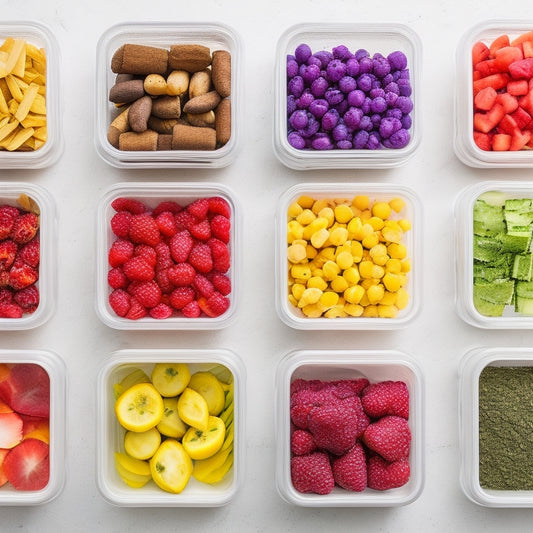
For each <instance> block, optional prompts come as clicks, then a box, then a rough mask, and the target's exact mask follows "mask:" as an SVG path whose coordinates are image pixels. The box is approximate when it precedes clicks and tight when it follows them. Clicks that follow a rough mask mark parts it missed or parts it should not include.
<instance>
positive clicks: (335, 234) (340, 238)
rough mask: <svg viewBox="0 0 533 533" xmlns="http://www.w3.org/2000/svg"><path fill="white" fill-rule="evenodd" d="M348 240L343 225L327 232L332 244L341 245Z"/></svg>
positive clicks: (346, 231)
mask: <svg viewBox="0 0 533 533" xmlns="http://www.w3.org/2000/svg"><path fill="white" fill-rule="evenodd" d="M347 240H348V230H347V229H346V228H343V227H340V226H339V227H337V228H335V229H334V230H332V231H331V232H330V233H329V241H330V242H331V244H333V246H341V245H342V244H344V243H345V242H346V241H347Z"/></svg>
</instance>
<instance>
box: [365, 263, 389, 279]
mask: <svg viewBox="0 0 533 533" xmlns="http://www.w3.org/2000/svg"><path fill="white" fill-rule="evenodd" d="M359 274H360V276H361V277H362V278H374V279H381V278H382V277H383V276H384V275H385V269H384V268H383V267H382V266H380V265H375V264H374V263H373V262H372V261H361V263H360V264H359Z"/></svg>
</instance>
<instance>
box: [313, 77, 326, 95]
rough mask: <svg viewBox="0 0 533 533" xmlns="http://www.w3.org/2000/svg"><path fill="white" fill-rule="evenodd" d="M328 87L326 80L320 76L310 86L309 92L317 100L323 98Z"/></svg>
mask: <svg viewBox="0 0 533 533" xmlns="http://www.w3.org/2000/svg"><path fill="white" fill-rule="evenodd" d="M328 87H329V83H328V82H327V80H326V79H325V78H323V77H322V76H320V77H319V78H317V79H316V80H315V81H314V82H313V83H312V84H311V92H312V93H313V96H314V97H315V98H319V97H320V96H324V95H325V94H326V91H327V90H328Z"/></svg>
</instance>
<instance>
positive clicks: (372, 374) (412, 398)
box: [275, 350, 425, 507]
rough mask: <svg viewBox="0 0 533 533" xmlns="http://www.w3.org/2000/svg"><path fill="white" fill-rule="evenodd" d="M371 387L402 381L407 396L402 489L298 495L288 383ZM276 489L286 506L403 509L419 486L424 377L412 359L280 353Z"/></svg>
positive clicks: (386, 353) (387, 354)
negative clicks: (406, 470) (408, 435)
mask: <svg viewBox="0 0 533 533" xmlns="http://www.w3.org/2000/svg"><path fill="white" fill-rule="evenodd" d="M358 378H366V379H367V380H368V381H369V382H370V383H371V384H372V383H377V382H381V381H387V380H392V381H403V382H404V383H405V384H406V385H407V389H408V393H409V418H408V422H409V428H410V431H411V445H410V453H409V465H410V477H409V479H408V481H407V483H405V484H404V485H403V486H400V487H396V488H393V489H388V490H373V489H370V488H368V487H367V488H366V489H364V490H363V491H361V492H355V491H350V490H345V489H342V488H341V487H340V486H338V485H336V486H335V487H334V488H333V490H332V491H331V492H330V493H329V494H324V495H319V494H313V493H301V492H298V491H297V490H296V489H295V488H294V486H293V483H292V480H291V446H290V440H291V415H290V396H291V384H292V383H294V382H295V381H296V380H301V379H303V380H322V381H336V380H356V379H358ZM275 380H276V381H275V389H276V390H275V400H276V405H275V409H276V410H275V415H276V416H275V424H276V428H277V431H278V438H277V447H276V485H277V489H278V492H279V493H280V495H281V497H282V498H283V499H285V500H286V501H287V502H289V503H292V504H295V505H300V506H304V507H389V506H400V505H406V504H408V503H411V502H413V501H414V500H415V499H416V498H418V496H419V495H420V493H421V491H422V488H423V485H424V433H425V429H424V410H425V406H424V390H423V389H424V378H423V375H422V372H421V370H420V368H419V366H418V364H417V363H416V362H415V361H414V360H413V358H412V357H410V356H408V355H407V354H405V353H403V352H399V351H396V350H297V351H293V352H291V353H289V354H287V355H285V356H284V357H283V358H282V359H281V361H280V362H279V364H278V366H277V369H276V374H275Z"/></svg>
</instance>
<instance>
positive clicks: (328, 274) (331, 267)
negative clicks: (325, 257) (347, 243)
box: [322, 261, 341, 280]
mask: <svg viewBox="0 0 533 533" xmlns="http://www.w3.org/2000/svg"><path fill="white" fill-rule="evenodd" d="M340 271H341V269H340V268H339V265H337V263H335V261H326V262H325V263H324V266H323V267H322V272H324V278H325V279H327V280H332V279H334V278H335V277H336V276H337V275H338V274H339V272H340Z"/></svg>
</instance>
